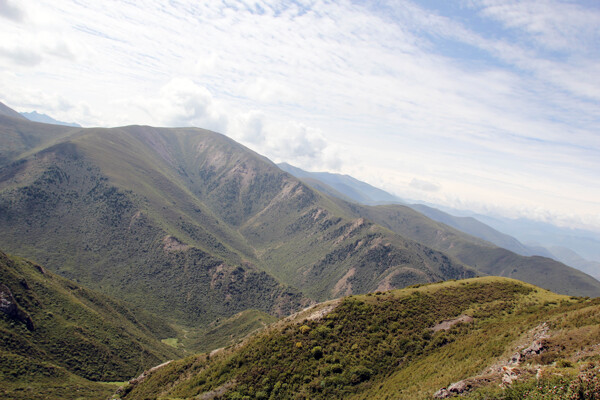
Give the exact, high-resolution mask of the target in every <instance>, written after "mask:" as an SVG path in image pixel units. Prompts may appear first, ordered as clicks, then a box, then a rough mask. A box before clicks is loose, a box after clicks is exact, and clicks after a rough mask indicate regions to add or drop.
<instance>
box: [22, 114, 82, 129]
mask: <svg viewBox="0 0 600 400" xmlns="http://www.w3.org/2000/svg"><path fill="white" fill-rule="evenodd" d="M19 114H21V115H22V116H24V117H25V118H27V119H28V120H30V121H33V122H43V123H44V124H53V125H64V126H72V127H75V128H81V125H79V124H76V123H74V122H62V121H58V120H56V119H54V118H52V117H51V116H49V115H46V114H40V113H38V112H37V111H32V112H22V113H19Z"/></svg>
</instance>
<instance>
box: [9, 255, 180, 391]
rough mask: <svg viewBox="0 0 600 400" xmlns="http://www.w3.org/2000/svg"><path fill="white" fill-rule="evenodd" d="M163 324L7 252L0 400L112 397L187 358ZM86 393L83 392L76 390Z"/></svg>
mask: <svg viewBox="0 0 600 400" xmlns="http://www.w3.org/2000/svg"><path fill="white" fill-rule="evenodd" d="M174 335H176V332H175V331H174V330H173V328H171V327H170V326H169V325H168V324H166V323H165V322H164V321H163V320H161V319H158V318H156V317H154V316H152V315H150V314H148V313H146V312H143V311H142V310H139V309H136V310H134V309H132V308H131V307H130V306H128V305H126V304H123V303H122V302H119V301H116V300H114V299H111V298H109V297H107V296H105V295H102V294H100V293H97V292H94V291H91V290H89V289H86V288H83V287H81V286H79V285H77V284H76V283H74V282H72V281H69V280H67V279H64V278H61V277H59V276H57V275H55V274H53V273H51V272H50V271H48V270H47V269H46V268H44V267H42V266H41V265H39V264H36V263H33V262H30V261H27V260H24V259H20V258H17V257H11V256H8V255H6V254H5V253H3V252H0V336H1V337H2V340H1V341H0V387H1V389H0V397H2V398H5V399H8V398H23V399H34V398H40V399H51V398H56V399H59V398H61V399H62V398H73V399H75V398H79V397H80V396H82V395H86V396H89V397H91V398H94V397H96V398H98V397H107V396H108V395H109V394H110V392H111V391H114V389H115V388H114V385H105V384H100V383H97V382H103V381H104V382H108V381H123V380H126V379H130V378H132V377H134V376H137V375H139V373H140V372H142V371H143V370H145V369H147V368H149V367H151V366H154V365H156V364H159V363H161V362H163V361H166V360H169V359H174V358H179V355H180V353H179V352H177V351H175V350H174V349H173V348H171V347H169V346H167V345H165V344H162V343H161V342H160V341H159V340H158V339H159V338H168V337H172V336H174ZM77 391H79V393H77Z"/></svg>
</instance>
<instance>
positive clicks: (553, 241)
mask: <svg viewBox="0 0 600 400" xmlns="http://www.w3.org/2000/svg"><path fill="white" fill-rule="evenodd" d="M473 217H474V218H477V219H478V220H480V221H482V222H484V223H485V224H488V225H490V226H492V227H494V228H496V229H498V230H501V231H502V232H506V233H508V234H509V235H512V236H514V237H516V238H518V239H519V240H520V241H521V242H523V243H527V244H529V243H531V244H533V245H536V246H543V247H545V248H550V247H552V246H561V247H567V248H569V249H571V250H572V251H574V252H576V253H577V254H579V255H581V256H582V257H583V258H585V259H587V260H592V261H598V262H600V233H599V232H595V231H590V230H586V229H573V228H566V227H560V226H556V225H552V224H550V223H547V222H541V221H534V220H530V219H527V218H517V219H511V218H501V217H490V216H486V215H480V214H474V215H473Z"/></svg>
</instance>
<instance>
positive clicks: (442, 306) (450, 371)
mask: <svg viewBox="0 0 600 400" xmlns="http://www.w3.org/2000/svg"><path fill="white" fill-rule="evenodd" d="M598 313H600V302H599V301H598V300H597V299H596V300H592V301H591V300H586V299H582V298H569V297H566V296H559V295H555V294H553V293H551V292H547V291H545V290H542V289H539V288H536V287H535V286H532V285H528V284H525V283H522V282H519V281H515V280H511V279H506V278H490V277H488V278H478V279H469V280H464V281H454V282H445V283H439V284H432V285H426V286H419V287H414V288H407V289H403V290H396V291H391V292H385V293H383V292H378V293H374V294H370V295H362V296H352V297H347V298H344V299H339V300H334V301H329V302H326V303H322V304H319V305H316V306H314V307H312V308H310V309H307V310H305V311H303V312H301V313H298V314H295V315H293V316H291V317H289V318H286V319H284V320H282V321H280V322H278V323H276V324H274V325H271V326H270V327H269V328H267V329H266V330H264V331H262V332H261V333H259V334H256V335H254V336H253V337H252V338H250V339H248V340H246V341H245V342H243V343H241V344H239V345H237V346H232V347H231V348H229V349H224V350H221V351H219V352H213V353H211V354H210V355H209V354H203V355H195V356H191V357H188V358H185V359H183V360H179V361H175V362H173V363H171V364H169V365H167V366H165V367H163V368H160V369H157V370H155V371H154V372H152V373H151V374H149V375H148V376H147V377H146V378H145V380H144V381H143V382H141V383H138V384H135V383H134V384H130V385H127V386H126V387H124V388H123V389H121V390H120V392H119V395H120V396H122V398H123V399H124V400H135V399H147V398H157V397H159V396H160V398H177V399H192V398H195V399H196V398H201V399H212V398H220V399H241V398H252V399H269V398H277V399H309V398H310V399H373V400H378V399H390V398H402V399H407V400H411V399H431V398H433V396H434V394H435V395H436V398H446V397H451V396H452V395H453V394H454V395H456V394H458V393H460V392H462V393H463V394H471V395H472V397H468V398H477V399H483V398H495V399H517V398H519V399H535V398H548V399H564V398H593V397H571V395H572V394H573V393H578V392H579V391H580V390H581V391H582V392H583V391H585V390H594V393H595V394H596V395H597V394H600V391H598V389H597V388H598V386H594V385H597V377H596V378H594V377H595V376H596V374H597V373H598V372H599V370H598V367H597V366H596V365H595V364H594V363H591V364H590V363H589V362H588V360H591V359H595V358H597V357H598V355H600V353H599V350H598V348H597V346H596V342H597V340H596V338H597V335H598V334H599V333H600V327H599V325H598V321H597V315H598ZM580 368H581V369H580ZM539 371H541V372H539ZM580 371H581V372H580ZM578 374H579V375H578ZM536 376H537V379H536ZM469 392H470V393H469ZM588 393H589V392H588ZM542 394H543V395H544V396H542ZM536 396H537V397H536ZM588 396H590V395H589V394H588Z"/></svg>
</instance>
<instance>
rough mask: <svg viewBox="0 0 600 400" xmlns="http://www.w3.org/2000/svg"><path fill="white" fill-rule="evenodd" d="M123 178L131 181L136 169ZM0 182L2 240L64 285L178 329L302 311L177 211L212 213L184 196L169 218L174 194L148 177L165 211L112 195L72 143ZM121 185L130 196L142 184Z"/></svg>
mask: <svg viewBox="0 0 600 400" xmlns="http://www.w3.org/2000/svg"><path fill="white" fill-rule="evenodd" d="M115 150H117V149H115ZM149 160H151V159H149ZM115 163H116V162H115ZM129 170H133V171H135V173H138V171H137V170H136V169H135V166H134V167H133V168H132V167H130V168H129ZM148 172H149V173H151V172H152V171H151V170H150V171H148ZM140 173H141V174H143V173H142V172H140ZM0 176H1V177H4V178H5V179H2V181H1V182H0V210H1V212H0V225H1V226H2V231H1V232H0V240H1V241H2V243H4V245H5V246H6V247H7V248H8V249H10V251H12V252H14V253H17V254H20V255H26V256H28V257H31V258H33V259H35V260H37V261H39V262H42V263H44V264H45V265H48V266H49V267H50V268H52V269H53V270H55V271H57V272H59V273H60V274H61V275H63V276H67V277H69V278H71V279H75V280H78V281H80V282H82V283H84V284H86V285H88V286H90V287H94V288H98V289H101V290H103V291H104V292H107V293H109V294H112V295H114V296H117V297H119V298H123V299H127V300H129V301H131V302H133V303H134V304H138V305H140V306H144V307H146V308H147V309H150V310H152V311H155V312H157V313H160V314H162V315H164V316H168V317H170V318H175V319H177V320H179V321H182V322H186V323H198V322H201V321H210V320H213V319H214V318H216V317H218V316H223V315H231V314H233V313H235V312H239V311H242V310H244V309H247V308H258V309H261V310H264V311H268V312H272V313H275V314H277V313H278V312H281V313H286V312H289V311H290V310H292V309H293V308H294V307H298V306H300V305H301V304H302V299H301V297H300V295H299V294H298V293H297V292H294V291H291V290H290V289H287V288H285V287H283V286H282V285H280V284H279V283H278V282H276V281H275V280H274V279H273V278H271V277H270V276H268V275H267V274H265V273H264V272H261V271H259V270H257V269H256V268H255V267H253V266H252V264H250V263H247V262H242V260H241V257H240V256H239V255H237V254H236V253H235V252H233V251H232V250H230V249H228V248H226V247H225V246H224V245H223V244H222V243H221V242H220V241H219V240H217V239H215V237H214V236H213V235H216V234H219V233H220V230H219V229H214V230H212V229H211V230H210V232H209V231H208V230H207V228H210V226H211V225H210V224H200V223H198V222H196V223H194V224H193V223H190V222H188V221H187V220H185V219H184V218H183V216H184V215H186V214H184V212H181V209H184V210H185V212H191V213H194V212H197V213H198V214H200V217H199V218H198V219H199V220H202V219H210V214H208V213H206V214H207V215H208V216H204V213H202V211H201V210H200V209H197V210H196V211H194V209H188V208H187V207H188V204H186V203H184V201H185V200H186V199H185V198H184V197H183V196H181V197H177V198H176V201H179V202H180V207H181V208H179V209H167V205H171V206H173V203H168V202H169V197H170V196H176V195H177V194H178V193H177V192H175V190H174V189H171V188H170V187H167V188H166V190H165V191H159V188H160V187H159V186H152V184H153V183H155V182H152V181H151V180H150V179H153V178H154V177H153V176H152V177H150V178H147V179H146V181H145V183H147V184H148V185H149V186H147V187H148V190H152V189H154V190H156V191H157V192H158V195H157V197H158V198H159V199H160V200H161V201H163V203H162V204H165V205H161V203H158V204H153V203H152V202H154V201H155V199H154V198H152V197H150V196H144V197H142V195H143V193H144V192H142V191H141V190H140V191H137V192H134V191H132V190H124V189H118V188H117V187H115V186H114V185H113V184H112V182H110V181H109V180H108V179H107V177H106V176H105V175H104V174H102V172H101V171H100V169H99V168H98V167H96V166H95V165H94V164H92V163H90V162H89V161H88V160H87V159H86V158H85V153H83V152H82V150H81V148H80V147H78V146H77V145H76V144H74V143H72V142H63V143H60V144H57V145H54V146H52V147H50V148H47V149H45V150H43V151H41V152H39V153H36V154H35V155H34V156H33V157H31V158H28V159H27V160H25V161H23V162H21V163H18V164H15V165H11V166H8V167H6V168H4V169H2V170H0ZM159 178H162V179H164V180H165V181H166V180H167V179H166V178H164V177H159ZM148 180H150V182H148ZM129 182H132V184H131V186H130V187H131V189H135V183H138V182H140V180H136V179H135V177H132V179H131V180H130V181H129ZM140 192H141V194H140ZM163 196H164V197H163ZM192 200H193V199H192ZM157 202H158V201H157ZM163 207H164V208H163ZM161 211H162V212H161ZM166 219H168V220H169V223H168V224H167V223H164V224H162V223H161V221H163V220H166ZM213 220H214V219H213ZM214 224H215V225H216V224H218V221H215V222H214ZM173 226H175V228H178V229H177V230H175V228H173ZM171 233H176V234H177V236H174V235H171ZM186 233H187V234H186ZM193 238H196V240H195V241H194V240H193ZM183 240H186V242H187V243H185V242H182V241H183ZM194 243H197V244H199V245H198V246H197V247H196V246H192V245H191V244H194ZM227 261H229V263H228V262H227ZM149 293H152V294H153V295H152V296H149Z"/></svg>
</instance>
